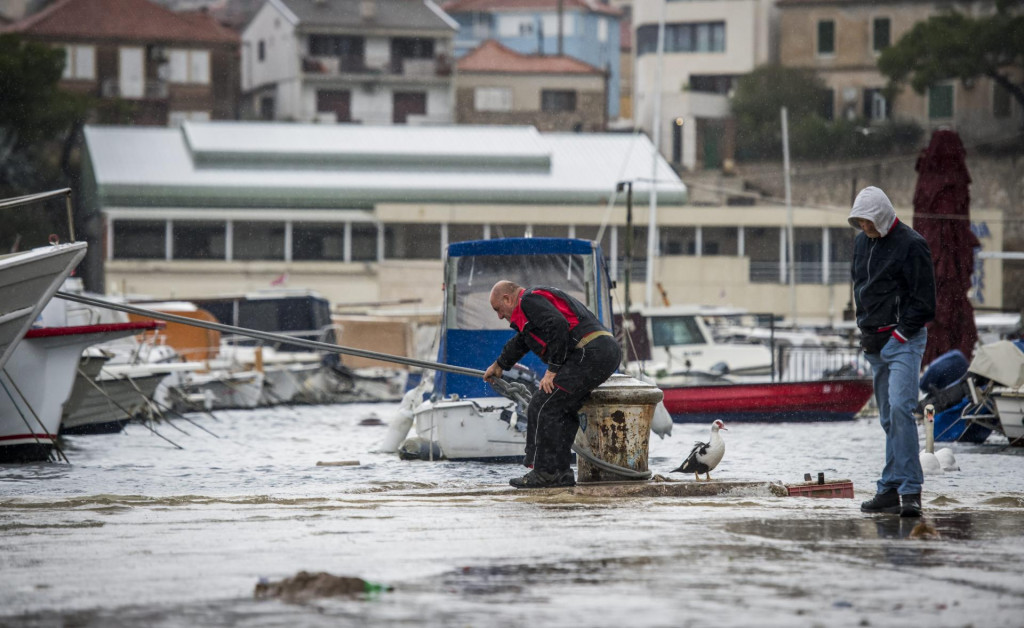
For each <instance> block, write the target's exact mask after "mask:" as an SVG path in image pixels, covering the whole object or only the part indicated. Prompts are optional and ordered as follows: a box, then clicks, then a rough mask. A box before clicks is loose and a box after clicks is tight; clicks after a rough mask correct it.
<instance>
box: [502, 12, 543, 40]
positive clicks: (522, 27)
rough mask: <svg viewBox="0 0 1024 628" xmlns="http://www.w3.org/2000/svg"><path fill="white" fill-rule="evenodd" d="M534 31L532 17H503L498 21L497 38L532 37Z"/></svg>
mask: <svg viewBox="0 0 1024 628" xmlns="http://www.w3.org/2000/svg"><path fill="white" fill-rule="evenodd" d="M535 31H536V27H535V26H534V24H533V16H529V15H503V16H501V17H500V18H499V21H498V36H499V37H532V36H533V35H534V34H535Z"/></svg>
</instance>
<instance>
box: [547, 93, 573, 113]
mask: <svg viewBox="0 0 1024 628" xmlns="http://www.w3.org/2000/svg"><path fill="white" fill-rule="evenodd" d="M540 109H541V111H548V112H556V111H576V92H574V91H572V90H564V89H544V90H541V92H540Z"/></svg>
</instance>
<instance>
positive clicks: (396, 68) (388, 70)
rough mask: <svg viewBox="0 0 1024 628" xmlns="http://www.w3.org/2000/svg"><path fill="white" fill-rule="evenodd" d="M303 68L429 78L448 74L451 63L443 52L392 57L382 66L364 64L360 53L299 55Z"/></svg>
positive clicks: (329, 73) (332, 73)
mask: <svg viewBox="0 0 1024 628" xmlns="http://www.w3.org/2000/svg"><path fill="white" fill-rule="evenodd" d="M302 71H303V72H304V73H306V74H321V75H326V76H339V75H343V74H376V75H388V76H407V77H410V78H429V77H435V76H450V75H451V73H452V63H451V60H450V59H449V58H448V57H447V56H446V55H438V56H436V57H432V58H428V59H414V58H399V59H392V60H391V61H390V62H389V63H387V64H385V65H384V66H380V67H374V66H368V65H366V60H365V59H364V58H363V57H359V56H340V57H330V56H307V57H303V58H302Z"/></svg>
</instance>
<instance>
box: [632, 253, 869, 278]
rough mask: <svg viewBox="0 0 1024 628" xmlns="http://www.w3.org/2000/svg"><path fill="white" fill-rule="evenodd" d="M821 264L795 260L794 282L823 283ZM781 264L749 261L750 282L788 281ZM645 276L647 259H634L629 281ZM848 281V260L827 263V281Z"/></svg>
mask: <svg viewBox="0 0 1024 628" xmlns="http://www.w3.org/2000/svg"><path fill="white" fill-rule="evenodd" d="M822 269H823V266H822V264H820V263H816V262H797V263H796V273H795V277H794V279H795V280H796V283H801V284H813V283H817V284H820V283H825V281H824V279H825V278H824V275H823V273H822ZM781 273H782V265H781V264H780V263H779V262H750V278H749V279H750V283H783V284H784V283H788V282H789V275H782V274H781ZM646 277H647V260H645V259H634V260H633V264H632V272H631V273H630V280H631V281H638V280H639V281H644V280H645V278H646ZM624 278H625V260H624V259H622V258H620V259H619V263H618V277H616V279H617V280H619V281H621V280H623V279H624ZM849 281H850V262H832V263H831V264H829V265H828V283H830V284H843V283H849Z"/></svg>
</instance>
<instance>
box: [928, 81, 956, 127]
mask: <svg viewBox="0 0 1024 628" xmlns="http://www.w3.org/2000/svg"><path fill="white" fill-rule="evenodd" d="M952 117H953V86H952V85H932V86H931V87H929V88H928V118H929V119H931V120H941V119H944V118H952Z"/></svg>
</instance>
